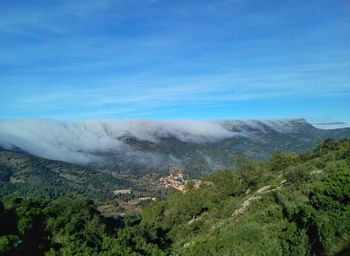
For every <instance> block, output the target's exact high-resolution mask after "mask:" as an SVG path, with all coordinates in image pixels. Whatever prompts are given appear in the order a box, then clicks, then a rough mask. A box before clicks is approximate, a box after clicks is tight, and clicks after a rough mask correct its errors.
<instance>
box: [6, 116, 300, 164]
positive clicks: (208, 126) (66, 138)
mask: <svg viewBox="0 0 350 256" xmlns="http://www.w3.org/2000/svg"><path fill="white" fill-rule="evenodd" d="M302 123H305V120H303V119H286V120H274V121H258V120H249V121H235V120H217V121H191V120H184V121H153V120H140V119H136V120H87V121H76V122H63V121H54V120H41V119H40V120H38V119H32V120H29V119H28V120H2V121H0V146H1V147H3V148H5V149H14V148H19V149H21V150H24V151H26V152H28V153H31V154H33V155H36V156H40V157H43V158H47V159H53V160H61V161H65V162H70V163H78V164H84V163H91V162H98V161H100V160H102V158H101V154H103V153H108V152H113V153H115V154H119V155H121V156H124V157H126V158H128V159H129V160H132V159H135V161H136V160H137V159H138V160H139V161H147V159H149V161H150V162H151V161H157V159H153V158H157V157H158V156H156V155H151V154H150V153H149V152H142V151H139V150H136V149H134V148H132V146H131V145H128V144H127V143H125V142H124V138H125V137H131V138H134V139H137V140H140V141H149V142H152V143H159V142H160V141H161V139H162V138H169V137H175V138H176V139H178V140H180V141H182V142H190V143H211V142H216V141H219V140H222V139H227V138H233V137H237V136H244V137H249V136H253V135H254V134H256V133H257V132H258V133H266V132H268V131H271V130H272V131H275V132H279V133H291V132H294V131H296V129H298V127H299V126H298V125H300V124H302ZM170 157H171V156H170Z"/></svg>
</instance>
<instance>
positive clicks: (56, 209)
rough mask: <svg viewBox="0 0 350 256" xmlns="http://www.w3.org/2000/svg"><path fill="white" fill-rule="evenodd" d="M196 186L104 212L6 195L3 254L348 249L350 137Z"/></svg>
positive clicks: (240, 163)
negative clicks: (137, 209)
mask: <svg viewBox="0 0 350 256" xmlns="http://www.w3.org/2000/svg"><path fill="white" fill-rule="evenodd" d="M235 161H236V168H235V169H234V170H226V171H220V172H216V173H213V174H211V175H210V176H207V177H205V178H204V179H203V181H202V183H201V185H200V187H199V188H196V187H195V186H194V183H193V182H190V183H188V191H187V192H186V193H182V192H177V191H173V192H172V193H171V194H169V195H168V197H167V198H166V199H165V200H162V201H160V202H155V203H153V204H151V205H149V206H147V207H146V208H145V209H144V210H143V213H142V214H141V216H133V217H132V216H127V217H125V218H123V219H120V218H118V219H114V218H105V217H102V216H101V215H100V214H99V213H98V211H97V210H96V207H95V206H94V204H93V203H92V202H91V201H89V200H86V199H84V198H81V197H77V196H71V197H63V198H58V199H56V200H51V201H50V200H36V199H33V198H32V199H30V198H25V199H18V198H16V197H11V196H7V197H6V198H3V199H2V203H1V205H0V218H1V220H2V222H1V224H0V225H1V226H0V252H1V253H2V254H3V255H43V254H44V253H46V255H274V256H275V255H349V254H350V140H341V141H335V140H330V139H329V140H326V141H324V142H323V143H321V144H320V145H318V146H317V147H316V148H315V149H314V150H313V151H310V152H306V153H301V154H300V153H281V152H277V153H275V154H274V155H273V156H272V157H270V158H269V160H267V161H257V160H250V159H247V158H242V157H241V158H237V159H236V160H235Z"/></svg>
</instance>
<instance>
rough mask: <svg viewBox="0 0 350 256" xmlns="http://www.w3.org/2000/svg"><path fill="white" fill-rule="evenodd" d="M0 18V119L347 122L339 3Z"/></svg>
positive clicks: (59, 5) (348, 62)
mask: <svg viewBox="0 0 350 256" xmlns="http://www.w3.org/2000/svg"><path fill="white" fill-rule="evenodd" d="M0 14H1V15H0V36H1V37H0V39H1V40H0V104H1V108H0V118H6V119H7V118H56V119H85V118H151V119H217V118H233V119H251V118H264V119H266V118H284V117H286V118H289V117H305V118H307V119H308V120H309V121H312V122H327V121H345V122H350V111H349V109H350V2H349V1H348V0H336V1H334V0H327V1H325V0H308V1H301V0H300V1H299V0H286V1H280V0H271V1H268V0H261V1H260V0H259V1H256V0H215V1H208V0H202V1H191V0H184V1H182V0H177V1H170V0H144V1H143V0H114V1H113V0H99V1H97V0H96V1H91V0H84V1H80V0H77V1H47V0H45V1H37V0H34V1H28V0H22V1H18V0H11V1H7V0H2V1H0Z"/></svg>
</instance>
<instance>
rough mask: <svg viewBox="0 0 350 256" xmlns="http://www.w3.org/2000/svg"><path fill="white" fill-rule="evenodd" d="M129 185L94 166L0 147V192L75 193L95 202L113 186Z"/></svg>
mask: <svg viewBox="0 0 350 256" xmlns="http://www.w3.org/2000/svg"><path fill="white" fill-rule="evenodd" d="M131 185H132V184H131V182H130V181H129V180H127V179H124V178H121V177H113V176H112V175H110V174H107V173H104V172H102V171H98V170H96V169H94V168H87V167H82V166H78V165H73V164H67V163H64V162H60V161H52V160H46V159H43V158H39V157H35V156H31V155H28V154H25V153H17V152H11V151H4V150H0V187H1V190H0V196H1V195H2V196H4V195H8V194H12V195H18V196H24V195H32V196H36V197H42V198H46V199H51V198H56V197H58V196H62V195H65V194H67V193H77V194H83V195H85V196H86V197H88V198H92V199H94V200H95V201H96V202H99V201H106V200H108V199H111V198H113V194H112V191H113V190H114V189H117V188H125V187H126V188H128V187H130V186H131Z"/></svg>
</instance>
